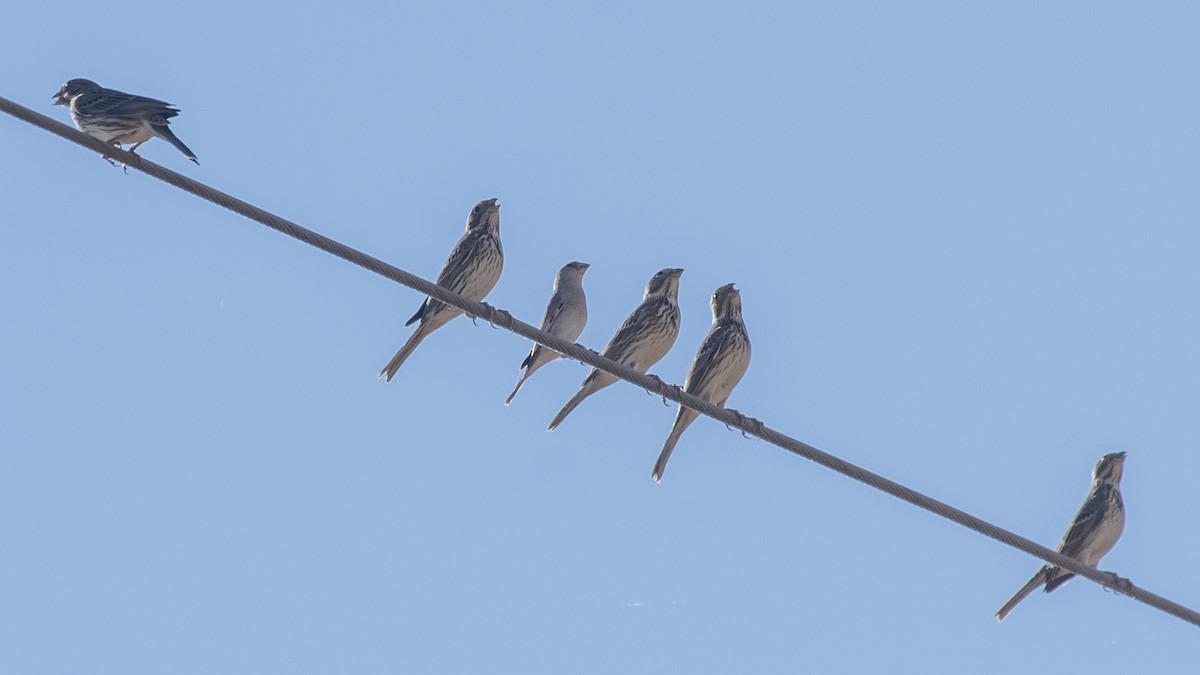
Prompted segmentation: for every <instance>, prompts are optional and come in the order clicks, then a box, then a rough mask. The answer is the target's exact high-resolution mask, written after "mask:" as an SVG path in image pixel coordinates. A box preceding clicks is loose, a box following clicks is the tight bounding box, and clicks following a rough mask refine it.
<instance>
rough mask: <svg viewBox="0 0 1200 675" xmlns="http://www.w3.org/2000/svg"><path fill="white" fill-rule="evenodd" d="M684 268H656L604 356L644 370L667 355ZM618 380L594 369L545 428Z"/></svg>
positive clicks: (676, 326) (552, 427) (674, 330)
mask: <svg viewBox="0 0 1200 675" xmlns="http://www.w3.org/2000/svg"><path fill="white" fill-rule="evenodd" d="M681 274H683V270H681V269H678V268H669V269H665V270H659V271H658V272H657V273H655V275H654V276H652V277H650V282H649V283H648V284H646V294H645V295H644V296H642V304H640V305H638V306H637V309H635V310H633V313H632V314H630V315H629V317H628V318H627V319H625V323H623V324H621V327H620V328H618V329H617V333H616V335H613V337H612V339H611V340H609V341H608V346H607V347H605V348H604V356H606V357H608V358H610V359H612V360H613V361H616V362H617V363H620V364H621V365H624V366H628V367H629V368H632V369H634V370H636V371H638V372H639V373H644V372H646V371H647V370H649V369H650V366H653V365H654V364H656V363H658V360H659V359H661V358H662V357H664V356H666V354H667V352H668V351H670V349H671V345H673V344H675V338H676V337H677V336H678V335H679V275H681ZM616 381H617V377H616V376H615V375H609V374H608V373H606V372H604V371H602V370H600V369H598V368H593V369H592V372H590V373H588V376H587V378H586V379H584V381H583V384H582V385H581V386H580V388H579V391H578V392H577V393H576V394H575V395H574V396H572V397H571V400H570V401H567V404H566V405H564V406H563V408H562V410H559V411H558V414H557V415H555V416H554V420H552V421H551V422H550V426H549V427H548V428H547V429H546V431H554V430H555V429H556V428H558V425H560V424H562V421H563V420H564V419H566V417H567V415H569V414H570V413H571V411H572V410H574V409H575V408H576V406H578V405H579V404H580V403H582V402H583V399H585V398H587V397H588V396H591V395H592V394H594V393H596V392H598V391H600V390H601V389H603V388H605V387H607V386H608V385H610V384H612V383H613V382H616Z"/></svg>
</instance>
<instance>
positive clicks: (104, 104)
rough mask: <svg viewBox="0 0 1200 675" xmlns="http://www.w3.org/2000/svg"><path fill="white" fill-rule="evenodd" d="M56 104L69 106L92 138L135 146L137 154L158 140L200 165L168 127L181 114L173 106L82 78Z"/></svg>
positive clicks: (70, 84) (60, 93)
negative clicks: (144, 144) (165, 142)
mask: <svg viewBox="0 0 1200 675" xmlns="http://www.w3.org/2000/svg"><path fill="white" fill-rule="evenodd" d="M53 100H54V105H65V106H67V107H68V108H69V109H70V111H71V119H72V120H74V122H75V126H76V127H77V128H78V129H79V130H80V131H82V132H83V133H85V134H87V135H88V136H91V137H93V138H98V139H100V140H101V141H104V142H105V143H108V144H110V145H116V146H120V145H121V144H123V143H132V144H133V147H131V148H129V152H135V151H136V150H137V149H138V146H139V145H141V144H142V143H145V142H146V141H148V140H150V139H151V138H154V137H155V136H158V137H159V138H161V139H163V140H165V141H167V142H168V143H170V144H171V145H174V146H175V147H176V148H178V149H179V151H180V152H182V153H183V156H184V157H187V158H188V159H190V160H192V161H193V162H196V163H197V164H199V163H200V162H198V161H197V160H196V153H194V152H192V151H191V150H190V149H189V148H188V146H186V145H184V144H183V141H181V140H179V137H178V136H176V135H175V133H174V132H173V131H171V129H170V127H169V126H168V125H169V124H170V122H169V121H168V120H170V119H171V118H172V117H174V116H176V115H178V114H179V109H178V108H176V107H175V106H173V105H171V104H170V103H165V102H163V101H159V100H157V99H153V98H146V97H145V96H136V95H134V94H126V93H125V92H122V91H117V90H116V89H106V88H104V87H101V86H100V85H98V84H96V83H95V82H92V81H91V80H85V79H82V78H76V79H74V80H68V81H67V83H66V84H64V85H63V86H62V87H60V88H59V90H58V93H56V94H55V95H54V96H53Z"/></svg>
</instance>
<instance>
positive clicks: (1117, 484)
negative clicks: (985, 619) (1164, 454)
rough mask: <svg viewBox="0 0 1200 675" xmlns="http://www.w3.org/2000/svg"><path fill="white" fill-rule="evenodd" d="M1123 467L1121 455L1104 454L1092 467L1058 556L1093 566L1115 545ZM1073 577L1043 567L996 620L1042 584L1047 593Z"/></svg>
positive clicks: (1121, 513)
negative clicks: (1088, 488)
mask: <svg viewBox="0 0 1200 675" xmlns="http://www.w3.org/2000/svg"><path fill="white" fill-rule="evenodd" d="M1124 466H1125V453H1123V452H1114V453H1111V454H1108V455H1105V456H1103V457H1101V458H1100V461H1099V462H1097V463H1096V468H1095V469H1094V470H1093V471H1092V491H1091V492H1089V493H1088V496H1087V499H1086V500H1084V502H1083V506H1082V507H1081V508H1080V509H1079V513H1077V514H1075V521H1074V522H1072V523H1071V527H1070V528H1069V529H1068V530H1067V533H1066V534H1064V535H1063V538H1062V541H1061V542H1059V544H1058V552H1059V553H1061V554H1063V555H1065V556H1070V557H1072V558H1075V559H1076V560H1078V561H1079V562H1081V563H1083V564H1085V565H1088V566H1090V567H1095V566H1096V565H1097V564H1098V563H1099V562H1100V558H1102V557H1104V554H1105V553H1108V552H1109V551H1110V550H1111V549H1112V547H1113V545H1114V544H1116V543H1117V539H1118V538H1120V536H1121V530H1123V529H1124V528H1125V504H1124V503H1122V501H1121V473H1122V471H1123V470H1124ZM1073 576H1075V575H1074V574H1073V573H1071V572H1068V571H1066V570H1064V569H1062V568H1060V567H1055V566H1054V565H1045V566H1043V567H1042V569H1040V570H1038V571H1037V574H1034V575H1033V578H1032V579H1030V580H1029V583H1027V584H1025V585H1024V586H1023V587H1022V588H1021V590H1019V591H1017V594H1016V595H1014V596H1013V597H1012V599H1011V600H1009V601H1008V602H1006V603H1004V606H1003V607H1001V608H1000V611H999V612H996V620H997V621H1003V620H1004V617H1006V616H1008V613H1009V612H1011V611H1012V609H1013V607H1016V606H1017V603H1018V602H1021V601H1022V600H1024V599H1025V597H1026V596H1027V595H1029V594H1030V593H1032V592H1033V591H1034V590H1036V589H1037V587H1038V586H1041V585H1042V584H1045V585H1046V592H1047V593H1049V592H1050V591H1053V590H1054V589H1056V588H1058V587H1059V586H1062V585H1063V584H1065V583H1066V582H1067V581H1068V580H1069V579H1070V578H1071V577H1073Z"/></svg>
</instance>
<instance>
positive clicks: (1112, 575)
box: [1102, 572, 1133, 595]
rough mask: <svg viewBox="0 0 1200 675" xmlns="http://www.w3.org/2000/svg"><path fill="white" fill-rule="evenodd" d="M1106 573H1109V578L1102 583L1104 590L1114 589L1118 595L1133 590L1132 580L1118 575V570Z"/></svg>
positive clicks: (1126, 593) (1127, 593)
mask: <svg viewBox="0 0 1200 675" xmlns="http://www.w3.org/2000/svg"><path fill="white" fill-rule="evenodd" d="M1106 574H1108V577H1109V580H1108V581H1106V582H1104V583H1103V584H1102V586H1103V587H1104V590H1106V591H1112V592H1113V593H1116V594H1117V595H1129V592H1130V591H1132V590H1133V582H1132V581H1130V580H1128V579H1126V578H1124V577H1121V576H1118V575H1117V573H1116V572H1107V573H1106Z"/></svg>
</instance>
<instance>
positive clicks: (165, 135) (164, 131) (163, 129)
mask: <svg viewBox="0 0 1200 675" xmlns="http://www.w3.org/2000/svg"><path fill="white" fill-rule="evenodd" d="M154 133H156V134H158V135H159V136H160V137H162V139H163V140H165V141H167V142H168V143H170V144H171V145H173V146H175V147H176V148H178V149H179V151H180V152H182V153H183V156H184V157H187V158H188V159H190V160H192V161H193V162H196V164H199V163H200V162H199V161H198V160H197V159H196V153H194V152H192V151H191V149H190V148H188V146H186V145H184V144H183V141H181V140H179V137H178V136H176V135H175V132H174V131H171V128H170V127H168V126H167V125H165V124H162V125H155V126H154Z"/></svg>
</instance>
